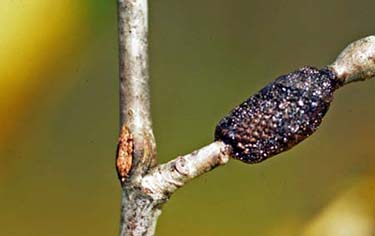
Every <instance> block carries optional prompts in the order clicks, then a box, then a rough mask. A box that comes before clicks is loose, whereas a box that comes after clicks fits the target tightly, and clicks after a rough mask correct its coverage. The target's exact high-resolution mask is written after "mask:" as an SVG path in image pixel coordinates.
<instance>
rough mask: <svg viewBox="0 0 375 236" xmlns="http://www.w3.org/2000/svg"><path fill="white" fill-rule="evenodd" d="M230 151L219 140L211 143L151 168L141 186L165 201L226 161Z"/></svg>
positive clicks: (156, 197) (152, 195)
mask: <svg viewBox="0 0 375 236" xmlns="http://www.w3.org/2000/svg"><path fill="white" fill-rule="evenodd" d="M230 152H231V148H230V146H228V145H226V144H224V143H223V142H221V141H217V142H214V143H211V144H209V145H207V146H205V147H203V148H201V149H199V150H196V151H194V152H192V153H190V154H187V155H184V156H180V157H177V158H176V159H174V160H172V161H170V162H168V163H165V164H162V165H159V166H157V167H155V168H153V169H152V170H151V171H150V173H149V174H148V175H146V176H144V177H143V179H142V185H141V186H142V188H143V189H144V192H146V193H147V194H148V195H150V196H151V197H152V198H153V199H157V200H158V201H165V200H167V198H168V197H169V196H170V195H171V194H172V193H174V192H175V191H176V190H177V189H178V188H180V187H182V186H184V185H185V184H186V183H187V182H189V181H190V180H192V179H194V178H196V177H198V176H200V175H202V174H204V173H206V172H208V171H211V170H212V169H214V168H215V167H217V166H220V165H225V164H226V163H228V161H229V159H230Z"/></svg>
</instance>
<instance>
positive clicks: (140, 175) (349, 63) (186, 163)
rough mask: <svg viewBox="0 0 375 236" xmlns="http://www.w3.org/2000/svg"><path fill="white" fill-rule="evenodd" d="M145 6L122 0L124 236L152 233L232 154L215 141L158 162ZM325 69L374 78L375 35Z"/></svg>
mask: <svg viewBox="0 0 375 236" xmlns="http://www.w3.org/2000/svg"><path fill="white" fill-rule="evenodd" d="M147 11H148V9H147V0H118V22H119V25H118V28H119V64H120V73H119V74H120V125H121V131H120V138H119V144H118V150H117V158H116V167H117V172H118V176H119V179H120V182H121V185H122V207H121V222H120V236H141V235H142V236H152V235H154V233H155V227H156V222H157V219H158V217H159V215H160V214H161V207H162V205H163V204H164V203H165V202H166V201H167V200H168V199H169V197H170V196H171V195H172V194H173V193H174V192H175V191H176V190H177V189H178V188H180V187H182V186H184V185H185V184H186V183H188V182H189V181H191V180H192V179H194V178H196V177H198V176H200V175H202V174H204V173H207V172H209V171H211V170H213V169H214V168H216V167H218V166H221V165H225V164H227V163H228V162H229V160H230V156H233V153H232V152H233V147H232V146H231V145H228V144H226V143H225V142H223V141H220V140H217V141H215V142H213V143H211V144H209V145H207V146H205V147H203V148H201V149H199V150H196V151H194V152H192V153H190V154H187V155H183V156H179V157H177V158H175V159H174V160H171V161H169V162H167V163H165V164H160V165H157V164H156V144H155V139H154V135H153V132H152V124H151V115H150V97H149V74H148V52H147V49H148V42H147V34H148V22H147V21H148V17H147V15H148V12H147ZM327 68H329V69H330V70H331V71H333V73H335V78H336V79H338V80H340V81H341V82H342V84H348V83H351V82H354V81H360V80H365V79H369V78H372V77H374V76H375V36H369V37H366V38H363V39H360V40H358V41H356V42H354V43H352V44H350V45H349V46H348V47H347V48H346V49H344V50H343V52H342V53H341V54H340V55H339V56H338V58H337V59H336V61H335V62H334V63H332V65H329V66H327ZM239 147H241V145H240V146H239Z"/></svg>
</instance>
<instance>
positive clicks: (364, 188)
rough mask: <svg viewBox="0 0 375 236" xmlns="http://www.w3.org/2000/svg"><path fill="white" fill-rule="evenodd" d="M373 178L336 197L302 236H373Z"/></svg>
mask: <svg viewBox="0 0 375 236" xmlns="http://www.w3.org/2000/svg"><path fill="white" fill-rule="evenodd" d="M374 199H375V177H374V176H371V177H367V178H364V179H363V180H362V181H360V182H359V183H357V184H356V185H355V186H354V187H352V188H351V189H349V190H348V191H346V192H345V193H344V194H342V195H340V196H338V197H337V198H336V199H335V200H334V201H333V202H332V203H331V204H330V205H328V207H326V208H325V209H324V210H323V211H322V212H321V213H320V214H318V215H317V216H316V217H315V218H314V219H313V220H312V221H311V222H310V223H309V224H308V226H307V227H306V229H305V232H304V233H303V234H302V235H303V236H331V235H335V236H352V235H358V236H372V235H374V232H375V217H374V216H375V205H374Z"/></svg>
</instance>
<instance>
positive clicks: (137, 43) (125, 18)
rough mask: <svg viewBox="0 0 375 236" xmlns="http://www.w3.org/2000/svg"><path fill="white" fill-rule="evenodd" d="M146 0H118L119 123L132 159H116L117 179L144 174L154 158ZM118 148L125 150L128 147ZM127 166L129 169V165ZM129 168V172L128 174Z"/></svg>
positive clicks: (126, 178)
mask: <svg viewBox="0 0 375 236" xmlns="http://www.w3.org/2000/svg"><path fill="white" fill-rule="evenodd" d="M147 14H148V9H147V0H118V22H119V23H118V29H119V62H120V124H121V126H122V129H121V133H122V136H129V138H130V140H129V139H128V140H126V141H127V142H128V144H127V145H126V147H127V148H131V149H132V153H133V154H132V161H126V163H125V159H124V158H119V159H118V161H117V162H118V163H117V169H118V173H119V176H120V177H121V181H122V182H124V181H125V180H127V181H129V180H130V179H131V178H133V177H134V178H137V177H138V176H140V175H142V174H143V173H145V172H146V171H147V170H148V169H149V168H150V166H151V164H152V163H153V160H154V159H155V141H154V135H153V132H152V127H151V116H150V97H149V72H148V54H147V49H148V42H147V33H148V22H147V21H148V17H147ZM121 148H124V147H123V146H121V145H120V146H119V149H120V151H123V152H125V153H127V152H128V149H126V150H124V149H123V150H121ZM130 166H131V168H130ZM128 171H131V173H128Z"/></svg>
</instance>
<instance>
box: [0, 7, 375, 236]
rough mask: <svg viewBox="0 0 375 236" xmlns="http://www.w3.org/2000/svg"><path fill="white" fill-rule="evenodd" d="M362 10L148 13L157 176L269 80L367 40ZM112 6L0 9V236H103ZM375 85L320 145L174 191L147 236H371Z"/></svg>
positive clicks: (111, 210) (357, 97) (111, 207)
mask: <svg viewBox="0 0 375 236" xmlns="http://www.w3.org/2000/svg"><path fill="white" fill-rule="evenodd" d="M374 9H375V2H374V1H372V0H364V1H349V0H333V1H325V0H315V1H297V0H290V1H285V0H269V1H262V0H251V1H249V0H246V1H245V0H233V1H223V0H215V1H214V0H191V1H176V0H160V1H150V66H151V97H152V113H153V123H154V128H155V136H156V138H157V144H158V158H159V161H160V162H165V161H168V160H170V159H172V158H174V157H176V156H177V155H180V154H184V153H188V152H191V151H192V150H194V149H196V148H199V147H201V146H203V145H206V144H208V143H210V142H211V141H212V139H213V131H214V127H215V125H216V122H217V121H218V120H219V119H220V118H221V117H222V116H224V115H225V114H226V113H227V112H228V111H229V110H230V109H231V108H232V107H233V106H234V105H237V104H238V103H240V102H241V101H243V100H244V99H245V98H247V97H248V96H250V95H251V94H253V93H255V92H257V91H258V90H259V89H260V88H262V87H263V86H264V85H265V84H267V83H268V82H269V81H271V80H273V79H274V78H275V77H277V76H279V75H282V74H285V73H288V72H291V71H293V70H295V69H297V68H299V67H301V66H304V65H315V66H317V67H322V66H324V65H327V64H329V63H330V62H332V61H333V60H334V59H335V57H336V56H337V54H338V53H339V52H340V51H341V50H342V49H343V47H345V46H346V45H347V44H348V43H349V42H351V41H353V40H356V39H359V38H361V37H364V36H367V35H370V34H374V33H375V23H374ZM116 20H117V16H116V1H99V0H80V1H77V0H59V1H50V0H29V1H23V0H1V1H0V55H1V57H0V127H1V131H0V235H4V236H18V235H22V236H24V235H35V236H47V235H48V236H50V235H54V236H60V235H61V236H66V235H69V236H74V235H77V236H78V235H80V236H81V235H90V236H95V235H98V236H99V235H101V236H102V235H117V234H118V223H119V206H120V186H119V183H118V181H117V177H116V173H115V168H114V158H115V148H116V143H117V134H118V124H119V121H118V120H119V112H118V66H117V64H118V60H117V30H116V27H117V23H116ZM374 90H375V80H372V81H368V82H366V83H356V84H353V85H351V86H347V87H345V88H343V89H341V90H339V91H338V92H337V93H336V96H335V101H334V103H333V105H332V107H331V109H330V111H329V113H328V115H327V116H326V118H325V120H324V122H323V124H322V126H321V128H320V129H319V131H318V132H317V133H316V134H315V135H313V136H312V137H311V138H309V139H308V140H306V141H304V142H303V143H302V144H300V145H298V146H297V147H296V148H294V149H293V150H291V151H288V152H286V153H283V154H281V155H279V156H278V157H276V158H273V159H271V160H268V161H266V162H264V163H261V164H257V165H245V164H242V163H240V162H238V161H232V162H231V163H230V164H229V165H227V166H225V167H221V168H218V169H217V170H215V171H213V172H211V173H209V174H206V175H204V176H203V177H201V178H199V179H197V180H194V181H193V182H192V183H190V184H188V185H187V186H185V187H184V188H183V189H181V190H179V191H178V192H177V193H176V194H175V195H174V196H173V197H172V199H171V200H170V201H169V202H168V203H167V205H166V206H165V207H164V211H163V214H162V215H161V217H160V221H159V224H158V228H157V235H165V236H166V235H180V236H185V235H186V236H188V235H189V236H190V235H206V236H210V235H212V236H213V235H215V236H227V235H235V236H249V235H250V236H251V235H254V236H255V235H263V236H297V235H302V236H325V235H327V236H328V235H335V236H367V235H368V236H370V235H374V233H375V201H374V200H375V177H374V175H372V172H373V170H374V167H375V158H374V156H375V148H374V144H375V137H374V133H375V122H374V120H375V108H374V105H373V104H374V102H375V94H374Z"/></svg>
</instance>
